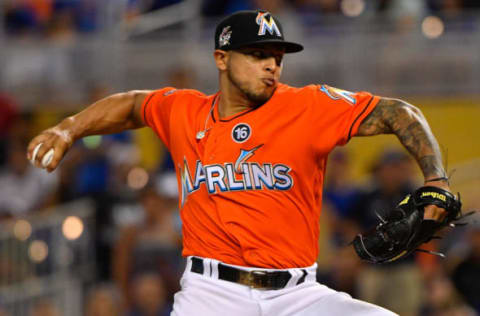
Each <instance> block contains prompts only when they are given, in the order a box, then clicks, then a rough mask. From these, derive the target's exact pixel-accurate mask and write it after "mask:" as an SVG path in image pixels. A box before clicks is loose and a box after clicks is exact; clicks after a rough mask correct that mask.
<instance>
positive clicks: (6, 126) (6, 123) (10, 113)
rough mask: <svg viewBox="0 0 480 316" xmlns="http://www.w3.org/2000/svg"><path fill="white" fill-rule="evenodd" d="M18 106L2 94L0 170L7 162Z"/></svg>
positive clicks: (0, 98) (0, 110) (0, 111)
mask: <svg viewBox="0 0 480 316" xmlns="http://www.w3.org/2000/svg"><path fill="white" fill-rule="evenodd" d="M17 108H18V106H17V104H16V103H15V101H14V100H13V99H12V98H10V97H9V96H8V95H7V94H4V93H0V168H1V167H2V166H3V164H4V163H5V162H6V157H7V139H8V137H9V133H10V130H11V128H12V126H13V124H14V122H15V119H16V118H17V116H18V109H17Z"/></svg>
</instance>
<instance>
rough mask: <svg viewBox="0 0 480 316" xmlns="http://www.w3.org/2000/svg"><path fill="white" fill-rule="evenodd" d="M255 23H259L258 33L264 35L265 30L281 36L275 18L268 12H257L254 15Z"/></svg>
mask: <svg viewBox="0 0 480 316" xmlns="http://www.w3.org/2000/svg"><path fill="white" fill-rule="evenodd" d="M256 21H257V24H258V25H260V27H259V29H258V35H265V33H266V31H268V33H270V35H274V34H273V33H275V35H277V36H278V37H282V33H280V29H279V28H278V26H277V24H276V23H275V20H274V19H273V17H272V16H271V15H270V13H268V12H258V14H257V17H256Z"/></svg>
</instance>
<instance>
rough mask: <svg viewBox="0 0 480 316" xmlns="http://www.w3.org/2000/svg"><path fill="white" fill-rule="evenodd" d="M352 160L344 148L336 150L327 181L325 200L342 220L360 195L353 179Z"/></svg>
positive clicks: (329, 166) (331, 159) (330, 158)
mask: <svg viewBox="0 0 480 316" xmlns="http://www.w3.org/2000/svg"><path fill="white" fill-rule="evenodd" d="M350 168H351V159H350V157H349V155H348V152H347V151H346V150H345V149H344V148H338V149H335V151H334V152H332V153H331V154H330V157H329V160H328V165H327V170H328V171H327V174H326V179H325V193H324V199H325V200H326V201H327V202H328V203H330V204H332V205H333V206H334V208H335V211H336V212H337V215H338V216H340V217H341V218H344V217H348V216H349V214H350V212H352V211H354V210H353V209H352V203H353V202H354V201H355V198H356V197H357V195H358V194H359V189H358V187H356V186H355V185H354V181H353V179H352V177H351V174H350V172H351V170H350Z"/></svg>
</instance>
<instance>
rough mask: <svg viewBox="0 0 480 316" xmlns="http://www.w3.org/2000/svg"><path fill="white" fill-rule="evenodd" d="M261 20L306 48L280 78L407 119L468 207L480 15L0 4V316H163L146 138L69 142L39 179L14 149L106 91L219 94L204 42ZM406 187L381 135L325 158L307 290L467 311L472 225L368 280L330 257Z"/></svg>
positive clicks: (444, 0)
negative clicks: (433, 140)
mask: <svg viewBox="0 0 480 316" xmlns="http://www.w3.org/2000/svg"><path fill="white" fill-rule="evenodd" d="M256 8H262V9H266V10H269V11H270V12H272V13H274V14H275V15H276V16H277V17H278V18H279V19H280V21H281V22H282V25H283V28H284V33H285V36H286V38H287V39H290V40H293V41H296V42H299V43H302V44H304V46H305V51H303V52H301V53H299V54H293V55H289V56H286V58H285V62H284V73H283V81H284V82H285V83H288V84H291V85H294V86H301V85H305V84H310V83H326V84H329V85H331V86H335V87H339V88H342V89H346V90H351V91H359V90H366V91H370V92H372V93H374V94H377V95H381V96H389V97H397V98H402V99H405V100H406V101H409V102H411V103H412V104H415V105H417V106H418V107H419V108H420V109H422V111H423V112H424V114H425V115H426V117H427V119H428V120H429V122H430V124H431V127H432V129H433V131H434V133H435V135H436V136H437V138H438V140H439V142H440V144H441V146H442V150H443V152H444V158H445V160H446V163H447V166H448V171H449V173H450V174H451V187H452V189H453V190H454V191H460V192H462V197H463V201H464V206H465V209H466V210H469V209H474V208H477V209H480V190H479V188H480V158H479V157H480V132H479V129H478V119H479V118H480V103H479V101H480V54H479V52H480V11H479V8H480V1H478V0H477V1H475V0H251V1H248V0H183V1H181V0H102V1H100V0H2V1H0V315H1V316H7V315H8V316H14V315H15V316H17V315H18V316H23V315H26V316H58V315H71V316H79V315H87V316H99V315H102V316H110V315H130V316H159V315H169V312H170V310H171V304H172V299H173V293H175V291H177V290H178V286H179V285H178V280H179V278H180V276H181V273H182V272H183V265H184V262H183V259H182V258H181V239H182V235H181V221H180V218H179V215H178V205H177V195H178V193H177V185H176V178H175V175H174V166H173V164H172V162H171V160H170V158H169V154H168V152H167V151H166V150H165V148H164V147H163V145H162V144H161V142H160V141H159V140H158V139H157V138H156V137H155V135H154V134H153V132H151V131H150V130H148V129H142V130H137V131H133V132H126V133H121V134H117V135H109V136H103V137H102V136H92V137H87V138H84V139H83V140H81V141H78V142H77V143H76V144H75V146H74V147H72V149H71V151H70V152H69V154H68V155H67V157H66V158H65V159H64V161H63V162H62V164H61V166H60V167H59V169H58V170H56V171H55V172H53V173H52V174H47V173H46V172H45V171H43V170H40V169H35V168H33V167H32V166H31V165H30V164H29V163H28V161H27V160H26V158H25V154H26V153H25V151H26V145H27V144H28V141H29V140H30V139H31V138H32V137H33V136H35V135H36V134H37V133H38V132H40V131H41V130H43V129H45V128H47V127H50V126H51V125H54V124H56V123H58V122H59V121H60V120H61V119H62V118H64V117H66V116H67V115H70V114H72V113H75V112H77V111H79V110H81V109H82V108H84V107H85V106H87V105H88V104H90V103H92V102H93V101H96V100H98V99H100V98H103V97H105V96H107V95H109V94H112V93H115V92H120V91H126V90H133V89H157V88H161V87H163V86H167V85H169V86H174V87H177V88H195V89H199V90H201V91H204V92H206V93H215V92H216V89H217V70H216V68H215V66H214V63H213V59H212V52H213V47H214V42H213V33H214V29H215V26H216V24H217V23H218V21H219V20H220V19H221V18H223V17H224V16H225V15H226V14H229V13H232V12H234V11H237V10H241V9H256ZM421 184H422V177H421V174H420V172H419V169H418V167H417V166H416V164H415V163H414V162H413V161H412V160H411V158H410V157H409V156H408V155H407V154H406V153H405V151H404V150H403V149H402V148H401V147H400V146H399V143H398V140H396V138H395V137H393V136H378V137H373V138H368V139H353V140H352V141H351V143H350V144H349V145H347V146H346V147H345V148H339V149H337V150H335V151H334V152H333V153H332V154H331V156H330V159H329V164H328V172H327V179H326V183H325V190H324V191H325V192H324V206H323V211H322V217H321V220H320V223H319V225H320V227H321V230H320V231H321V238H320V240H319V244H320V256H319V258H318V264H319V271H318V280H319V282H322V283H324V284H326V285H328V286H330V287H332V288H334V289H336V290H340V291H345V292H348V293H349V294H351V295H352V296H354V297H356V298H360V299H363V300H367V301H369V302H372V303H375V304H379V305H382V306H385V307H387V308H390V309H392V310H393V311H396V312H397V313H399V314H400V315H432V316H433V315H441V316H447V315H452V316H453V315H456V316H457V315H478V314H479V313H480V224H479V223H478V222H477V221H478V216H477V218H476V217H475V216H474V217H472V218H470V219H469V220H468V221H469V222H470V224H469V225H467V226H466V227H463V228H460V229H457V230H455V231H451V232H450V233H449V234H443V235H445V236H444V238H443V239H441V240H436V241H435V242H432V243H430V244H428V245H426V246H425V248H427V249H430V250H436V251H443V252H445V253H446V254H447V259H439V258H437V257H433V256H429V255H424V254H421V255H417V254H416V255H414V256H412V257H411V258H409V259H406V260H404V261H401V262H398V263H395V264H392V265H386V266H380V267H378V266H372V265H368V264H365V263H361V262H359V260H358V259H357V258H356V257H354V256H352V255H351V253H350V252H349V251H346V249H345V244H346V243H348V242H349V241H350V240H351V239H352V238H353V236H354V235H355V234H356V233H357V232H358V231H360V230H364V229H367V228H368V227H370V226H371V225H372V224H373V223H375V217H374V211H378V210H383V209H388V208H391V207H392V206H393V205H395V204H396V203H398V202H399V201H400V200H401V198H402V196H404V195H405V194H406V193H407V192H410V191H411V190H412V189H413V188H415V187H417V186H419V185H421Z"/></svg>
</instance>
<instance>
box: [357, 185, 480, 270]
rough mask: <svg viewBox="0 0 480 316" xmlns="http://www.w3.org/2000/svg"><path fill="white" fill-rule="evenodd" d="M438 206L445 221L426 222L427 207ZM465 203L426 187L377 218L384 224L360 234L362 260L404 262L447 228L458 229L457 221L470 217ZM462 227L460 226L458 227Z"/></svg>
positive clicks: (444, 192)
mask: <svg viewBox="0 0 480 316" xmlns="http://www.w3.org/2000/svg"><path fill="white" fill-rule="evenodd" d="M432 204H433V205H436V206H438V207H440V208H443V209H445V210H446V212H447V214H446V216H445V218H444V219H443V220H442V221H435V220H428V219H423V214H424V209H425V206H427V205H432ZM461 207H462V203H461V202H460V195H458V198H457V197H455V196H454V195H453V194H452V193H450V192H448V191H445V190H442V189H440V188H437V187H432V186H425V187H421V188H419V189H418V190H416V191H415V192H414V193H412V194H409V195H407V196H406V197H405V198H404V199H403V201H401V202H400V203H399V204H398V205H397V207H396V208H395V209H394V210H392V211H389V212H387V213H386V214H383V215H380V214H378V213H377V216H378V217H379V219H380V223H379V224H378V225H377V226H376V227H375V228H374V229H372V230H370V231H368V232H367V233H364V234H358V235H357V236H356V237H355V239H354V240H353V241H352V244H353V247H354V248H355V251H356V252H357V254H358V256H359V257H360V258H361V259H363V260H366V261H369V262H372V263H387V262H392V261H395V260H398V259H401V258H404V257H406V256H408V255H409V254H411V253H412V252H414V251H424V252H429V253H433V254H437V255H440V256H443V255H442V254H439V253H435V252H430V251H426V250H423V249H418V247H419V246H420V245H421V244H423V243H426V242H429V241H430V240H432V239H433V238H435V237H436V236H435V233H436V232H437V231H439V230H441V229H442V228H444V227H446V226H452V227H454V226H455V223H454V222H455V221H457V220H459V219H461V218H463V217H465V216H467V215H470V214H471V213H473V212H470V213H469V214H465V215H463V216H462V213H461ZM457 225H458V224H457Z"/></svg>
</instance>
